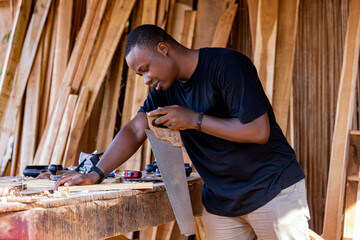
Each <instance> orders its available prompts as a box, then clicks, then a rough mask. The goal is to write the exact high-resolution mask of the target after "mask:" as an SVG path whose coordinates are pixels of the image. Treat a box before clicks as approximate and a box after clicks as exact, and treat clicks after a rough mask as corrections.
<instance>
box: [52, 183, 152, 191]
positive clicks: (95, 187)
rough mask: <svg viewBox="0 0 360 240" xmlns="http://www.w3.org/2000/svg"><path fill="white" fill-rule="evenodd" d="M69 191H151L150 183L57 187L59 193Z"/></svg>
mask: <svg viewBox="0 0 360 240" xmlns="http://www.w3.org/2000/svg"><path fill="white" fill-rule="evenodd" d="M67 188H68V189H69V191H70V192H81V191H89V192H92V191H109V190H133V189H153V188H154V184H153V183H152V182H143V183H112V184H106V183H105V184H94V185H82V186H70V187H59V191H61V190H65V189H67Z"/></svg>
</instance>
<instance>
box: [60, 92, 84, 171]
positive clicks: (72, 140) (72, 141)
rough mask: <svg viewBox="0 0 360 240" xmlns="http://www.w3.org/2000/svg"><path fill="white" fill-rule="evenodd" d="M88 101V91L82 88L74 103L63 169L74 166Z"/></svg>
mask: <svg viewBox="0 0 360 240" xmlns="http://www.w3.org/2000/svg"><path fill="white" fill-rule="evenodd" d="M88 100H89V89H88V88H87V87H83V88H82V89H81V92H80V95H79V98H78V101H77V103H76V108H75V111H74V115H73V118H72V121H71V128H70V132H69V137H68V140H67V144H66V149H65V153H64V159H63V166H65V167H70V166H71V165H76V157H77V156H76V153H77V150H78V145H79V142H80V139H81V135H82V132H83V129H84V127H85V121H84V119H85V115H86V105H87V103H88ZM64 131H66V129H64Z"/></svg>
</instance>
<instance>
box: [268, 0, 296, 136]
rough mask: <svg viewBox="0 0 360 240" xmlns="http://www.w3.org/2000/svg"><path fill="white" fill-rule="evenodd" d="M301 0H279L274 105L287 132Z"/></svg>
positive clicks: (277, 118) (278, 118) (277, 116)
mask: <svg viewBox="0 0 360 240" xmlns="http://www.w3.org/2000/svg"><path fill="white" fill-rule="evenodd" d="M298 12H299V0H279V19H278V28H277V39H276V57H275V76H274V86H273V102H272V106H273V109H274V112H275V116H276V121H277V122H278V124H279V126H280V128H281V129H282V131H283V133H284V135H285V136H286V134H287V129H288V126H287V124H288V120H289V109H290V96H291V90H292V74H293V65H294V55H295V40H296V30H297V22H298Z"/></svg>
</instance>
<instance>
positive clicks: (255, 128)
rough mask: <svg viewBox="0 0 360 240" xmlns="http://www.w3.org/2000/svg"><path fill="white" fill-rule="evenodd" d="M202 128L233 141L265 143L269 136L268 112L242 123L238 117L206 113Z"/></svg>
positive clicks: (211, 133) (210, 133)
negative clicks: (214, 115)
mask: <svg viewBox="0 0 360 240" xmlns="http://www.w3.org/2000/svg"><path fill="white" fill-rule="evenodd" d="M200 129H201V131H202V132H204V133H207V134H209V135H212V136H216V137H219V138H222V139H226V140H229V141H233V142H241V143H258V144H265V143H266V142H267V140H268V138H269V121H268V117H267V114H264V115H263V116H261V117H259V118H258V119H255V120H254V121H252V122H249V123H241V122H240V120H239V119H238V118H216V117H212V116H208V115H204V117H203V119H202V123H201V128H200Z"/></svg>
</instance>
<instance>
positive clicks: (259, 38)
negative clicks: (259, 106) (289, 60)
mask: <svg viewBox="0 0 360 240" xmlns="http://www.w3.org/2000/svg"><path fill="white" fill-rule="evenodd" d="M278 9H279V0H259V9H258V15H257V26H256V41H255V51H254V64H255V66H256V69H257V71H258V75H259V78H260V81H261V83H262V85H263V88H264V90H265V93H266V95H267V97H268V98H269V100H270V102H272V97H273V84H274V72H275V50H276V36H277V25H278Z"/></svg>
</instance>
